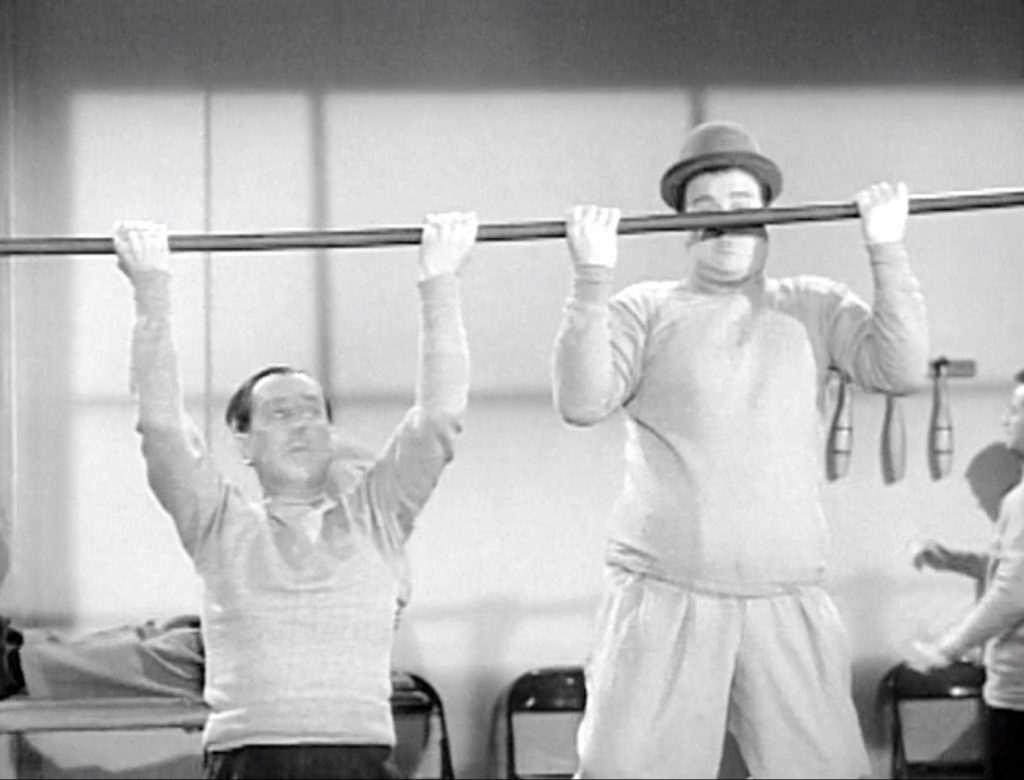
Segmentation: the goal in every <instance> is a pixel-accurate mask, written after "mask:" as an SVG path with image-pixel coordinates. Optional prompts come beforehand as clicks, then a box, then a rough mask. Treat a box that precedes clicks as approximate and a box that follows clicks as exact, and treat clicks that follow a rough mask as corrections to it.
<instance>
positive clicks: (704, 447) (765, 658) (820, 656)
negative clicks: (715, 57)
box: [553, 121, 928, 778]
mask: <svg viewBox="0 0 1024 780" xmlns="http://www.w3.org/2000/svg"><path fill="white" fill-rule="evenodd" d="M781 189H782V174H781V172H780V170H779V168H778V166H777V165H776V164H775V163H774V162H773V161H772V160H771V159H770V158H768V157H766V156H765V155H764V154H762V153H761V151H760V149H759V147H758V144H757V142H756V141H755V139H754V138H753V137H752V136H751V135H750V133H749V132H747V131H746V129H744V128H743V127H742V126H740V125H738V124H735V123H732V122H721V121H715V122H708V123H705V124H701V125H699V126H697V127H696V128H694V129H693V130H692V131H691V132H690V133H689V134H688V135H687V137H686V139H685V142H684V144H683V151H682V156H681V158H680V160H679V161H678V162H677V163H675V164H674V165H672V166H671V167H670V168H669V169H668V171H666V173H665V174H664V176H663V178H662V181H661V194H662V196H663V197H664V199H665V201H666V202H667V203H668V205H669V206H671V207H672V208H673V209H676V210H677V211H681V212H682V211H685V212H708V213H713V212H722V211H730V210H736V209H757V208H763V207H766V206H768V205H769V204H770V203H771V202H772V201H773V200H774V199H775V198H777V197H778V195H779V192H780V191H781ZM856 203H857V206H858V210H859V214H860V225H861V232H862V235H863V238H864V243H865V246H866V249H867V255H868V259H869V261H870V265H871V274H872V278H873V282H874V300H873V304H872V305H868V304H867V303H866V302H865V301H863V300H862V299H861V298H859V297H858V296H857V295H855V294H854V293H852V292H851V291H850V290H849V289H848V288H847V287H845V286H844V285H842V284H839V283H837V282H835V281H832V280H829V279H825V278H821V277H811V276H798V277H793V278H784V279H778V278H771V277H769V276H767V274H766V270H765V268H766V262H767V258H768V232H767V230H766V229H765V228H764V227H763V226H754V227H738V228H725V229H713V228H707V229H702V230H694V231H691V232H689V233H688V234H687V236H686V240H685V241H686V244H685V245H686V249H687V254H688V255H689V261H690V265H689V268H688V270H687V273H686V274H685V275H684V276H683V277H682V278H681V279H677V280H671V281H646V282H641V283H638V284H635V285H632V286H629V287H627V288H626V289H624V290H622V291H620V292H618V293H614V292H613V282H614V280H613V269H614V266H615V263H616V253H617V244H616V231H617V226H618V220H619V211H618V209H614V208H603V207H596V206H577V207H576V208H574V209H572V211H571V214H570V215H569V217H568V221H567V237H568V245H569V250H570V255H571V258H572V266H573V286H572V291H571V294H570V295H569V298H568V302H567V305H566V307H565V311H564V315H563V319H562V323H561V325H560V328H559V331H558V334H557V337H556V340H555V349H554V368H553V382H554V397H555V403H556V405H557V408H558V411H559V413H560V414H561V416H562V418H563V419H564V420H565V421H566V422H568V423H569V424H572V425H580V426H588V425H593V424H596V423H598V422H599V421H601V420H603V419H605V418H606V417H608V416H609V415H612V414H613V413H615V412H616V411H619V410H621V411H622V412H624V414H623V415H622V416H623V418H624V420H625V424H626V450H625V480H624V482H623V487H622V491H621V493H620V496H619V498H618V500H617V501H616V503H615V506H614V508H613V510H612V516H611V521H610V524H609V535H608V542H607V546H606V590H605V595H604V598H603V601H602V604H601V607H600V610H599V616H598V620H597V628H596V633H595V638H594V647H593V649H592V652H591V654H590V657H589V659H588V662H587V709H586V713H585V715H584V718H583V722H582V723H581V725H580V730H579V738H578V745H579V754H580V755H579V760H580V763H579V770H578V776H580V777H604V778H613V777H715V776H716V774H717V772H718V768H719V761H720V758H721V749H722V744H723V737H724V732H725V730H728V731H730V732H731V733H732V735H733V736H734V737H735V739H736V742H737V744H738V746H739V748H740V751H741V753H742V756H743V759H744V762H745V763H746V765H747V768H748V769H749V771H750V773H751V774H752V775H753V776H755V777H856V776H858V775H863V774H866V773H868V772H869V771H870V767H869V762H868V757H867V753H866V750H865V747H864V743H863V738H862V735H861V732H860V727H859V724H858V720H857V713H856V710H855V708H854V706H853V701H852V695H851V669H850V665H851V663H850V647H849V643H848V639H847V636H846V633H845V629H844V627H843V625H842V623H841V620H840V616H839V614H838V612H837V610H836V608H835V606H834V604H833V602H832V600H831V598H830V597H829V595H828V593H827V592H826V590H825V587H824V573H825V571H824V570H825V557H826V546H827V527H826V523H825V518H824V516H823V512H822V505H821V486H822V484H823V468H822V466H823V463H822V460H823V458H822V455H823V451H824V435H823V420H822V417H823V415H822V411H823V410H822V405H823V404H822V399H823V397H824V392H823V388H824V382H825V381H826V378H827V375H828V371H829V369H830V368H836V369H839V370H841V371H844V372H846V373H847V374H848V375H850V376H851V377H852V379H853V381H854V382H855V383H856V384H857V385H858V386H860V387H861V388H863V389H865V390H868V391H875V392H885V393H893V394H905V393H908V392H911V391H913V390H915V389H918V388H919V387H920V385H921V383H922V381H923V379H924V376H925V367H926V365H927V356H928V332H927V319H926V313H925V307H924V301H923V298H922V296H921V293H920V288H919V285H918V282H917V279H916V278H915V276H914V274H913V271H912V270H911V267H910V264H909V262H908V258H907V251H906V249H905V247H904V244H903V235H904V230H905V227H906V222H907V215H908V197H907V190H906V187H905V186H904V185H903V184H902V183H901V184H899V185H896V186H891V185H889V184H885V183H883V184H876V185H874V186H871V187H868V188H867V189H865V190H863V191H861V192H859V193H858V194H857V196H856Z"/></svg>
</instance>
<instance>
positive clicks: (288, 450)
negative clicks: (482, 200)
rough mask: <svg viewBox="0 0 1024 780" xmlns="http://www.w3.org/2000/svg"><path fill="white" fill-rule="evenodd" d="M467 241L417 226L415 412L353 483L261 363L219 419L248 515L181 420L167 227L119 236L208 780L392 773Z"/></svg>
mask: <svg viewBox="0 0 1024 780" xmlns="http://www.w3.org/2000/svg"><path fill="white" fill-rule="evenodd" d="M476 230H477V221H476V217H475V215H472V214H443V215H438V216H435V215H430V216H428V217H427V219H426V221H425V223H424V227H423V234H422V240H421V243H420V249H419V253H418V259H419V269H420V281H419V294H420V305H421V344H420V365H419V373H418V378H417V385H416V399H415V404H414V406H413V407H412V408H411V409H410V410H409V412H408V413H407V414H406V416H405V417H404V419H403V420H402V421H401V422H400V423H399V425H398V427H397V428H396V430H395V431H394V433H393V435H392V437H391V439H390V440H389V441H388V443H387V444H386V445H385V447H384V449H383V451H382V452H381V453H380V455H379V456H378V457H377V458H376V460H375V461H374V462H373V464H372V465H370V466H369V467H368V468H367V469H366V470H365V472H364V473H363V474H362V475H361V476H360V478H359V479H358V480H357V482H356V484H355V485H354V486H351V487H349V486H345V485H343V480H342V478H341V477H340V476H339V474H338V468H337V463H336V459H335V449H336V444H337V434H336V433H335V431H334V429H333V427H332V425H331V420H330V411H329V405H328V401H327V398H326V396H325V394H324V391H323V388H322V387H321V386H320V384H319V383H318V382H317V381H316V380H315V379H313V378H312V377H311V376H309V375H308V374H306V373H305V372H302V371H296V370H293V369H287V368H285V369H281V368H279V367H271V368H270V369H269V370H267V371H264V372H261V373H260V374H256V375H254V376H253V377H252V378H250V379H249V380H247V382H246V383H244V384H243V385H242V387H241V388H240V389H239V393H238V394H236V399H233V403H232V404H231V405H230V408H231V409H232V410H233V411H231V412H230V413H229V415H228V422H229V424H230V425H231V426H232V428H233V431H234V435H235V441H236V444H237V447H238V450H239V452H240V454H241V456H242V458H243V459H244V460H245V461H246V463H248V464H250V465H251V466H252V467H253V469H254V471H255V472H256V476H257V478H258V480H259V483H260V486H261V488H262V491H263V497H262V500H261V501H258V502H254V501H251V500H250V499H249V498H247V497H246V496H244V495H242V493H241V491H240V490H239V489H238V488H237V487H236V486H234V485H232V484H230V483H229V482H228V481H226V480H225V478H224V477H223V476H222V475H221V473H220V471H219V469H218V468H217V466H216V464H215V463H214V460H213V458H212V456H211V454H210V452H209V450H208V449H207V448H206V445H205V443H204V442H203V441H202V438H201V436H200V435H199V434H198V431H197V428H196V426H195V425H194V424H193V423H192V422H191V421H190V420H189V419H188V417H187V415H186V413H185V411H184V402H183V394H182V388H181V382H180V377H179V374H178V368H177V358H176V353H175V347H174V343H173V338H172V333H171V327H170V324H171V316H170V313H171V296H170V266H171V263H170V251H169V246H168V241H167V233H166V229H165V228H163V227H162V226H159V225H153V224H149V223H123V224H120V225H118V226H117V228H116V229H115V232H114V246H115V249H116V251H117V256H118V267H119V268H120V269H121V270H122V271H123V272H124V274H125V275H126V276H127V278H128V279H129V280H130V282H131V284H132V287H133V289H134V292H135V308H136V324H135V329H134V334H133V341H132V378H133V387H134V389H135V391H136V394H137V401H138V424H137V428H138V431H139V433H140V434H141V438H142V452H143V456H144V457H145V460H146V465H147V475H148V479H149V484H150V486H151V488H152V490H153V492H154V494H155V495H156V497H157V499H158V500H159V502H160V503H161V505H162V506H163V507H164V509H165V510H166V511H167V512H168V514H169V515H170V516H171V518H172V519H173V521H174V524H175V527H176V529H177V532H178V537H179V539H180V540H181V543H182V545H183V546H184V548H185V550H186V552H187V553H188V554H189V556H190V557H191V558H192V560H193V562H194V564H195V567H196V570H197V571H198V573H199V576H200V578H201V580H202V583H203V598H202V607H201V618H202V630H203V644H204V647H205V662H206V666H205V670H206V680H205V688H204V699H205V701H206V703H207V704H208V705H209V706H210V709H211V714H210V716H209V718H208V720H207V724H206V728H205V731H204V734H203V742H204V747H205V751H206V756H205V772H206V776H207V777H209V778H250V777H280V778H318V777H321V778H337V777H349V776H353V777H354V776H358V777H393V776H395V773H396V769H395V767H394V764H393V762H392V760H391V752H392V748H393V746H394V743H395V734H394V724H393V720H392V715H391V709H390V706H389V697H390V694H391V679H390V673H391V666H390V664H391V651H392V644H393V636H394V627H395V617H396V603H398V602H399V601H400V600H401V597H402V592H403V588H404V587H405V584H406V581H407V579H406V557H405V543H406V540H407V539H408V537H409V534H410V533H411V532H412V530H413V524H414V521H415V519H416V517H417V516H418V515H419V514H420V512H421V510H422V509H423V507H424V505H425V504H426V502H427V500H428V499H429V497H430V495H431V493H432V492H433V490H434V488H435V486H436V485H437V483H438V480H439V479H440V476H441V473H442V471H443V470H444V468H445V466H446V465H447V464H448V463H449V461H450V460H451V458H452V454H453V447H454V443H455V439H456V437H457V436H458V434H459V432H460V431H461V429H462V418H463V414H464V412H465V408H466V402H467V396H468V388H469V356H468V348H467V342H466V334H465V330H464V327H463V323H462V315H461V304H460V297H459V295H460V293H459V274H460V272H461V270H462V269H463V267H464V266H465V263H466V261H467V259H468V257H469V253H470V249H471V248H472V245H473V243H474V241H475V238H476Z"/></svg>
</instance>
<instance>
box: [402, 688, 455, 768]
mask: <svg viewBox="0 0 1024 780" xmlns="http://www.w3.org/2000/svg"><path fill="white" fill-rule="evenodd" d="M391 679H392V686H393V690H392V694H391V712H392V715H393V716H394V720H395V732H396V736H397V738H398V741H397V744H396V746H395V760H396V762H397V763H398V765H399V767H400V768H401V770H402V773H403V775H405V776H406V777H410V778H428V777H436V778H442V779H443V780H454V778H455V770H454V766H453V762H452V752H451V742H450V740H449V735H448V721H447V719H446V718H445V712H444V702H443V701H442V700H441V696H440V694H439V693H438V692H437V689H435V688H434V686H433V685H431V684H430V683H429V682H428V681H427V680H426V678H424V677H423V676H422V675H419V674H414V673H412V672H394V673H393V674H392V677H391ZM432 756H436V761H434V760H431V757H432ZM432 764H433V765H434V766H433V771H431V768H432V767H431V765H432Z"/></svg>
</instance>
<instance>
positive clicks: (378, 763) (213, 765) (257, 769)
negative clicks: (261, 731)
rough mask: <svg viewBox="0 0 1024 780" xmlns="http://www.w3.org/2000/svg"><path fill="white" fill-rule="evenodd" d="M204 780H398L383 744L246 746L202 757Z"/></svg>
mask: <svg viewBox="0 0 1024 780" xmlns="http://www.w3.org/2000/svg"><path fill="white" fill-rule="evenodd" d="M203 777H205V778H206V780H271V778H284V779H286V780H321V779H322V780H338V779H339V778H360V780H362V779H364V778H365V780H401V778H402V774H401V773H400V772H399V771H398V767H397V766H396V765H395V763H394V761H392V760H391V748H389V747H387V746H385V745H318V744H309V745H246V746H243V747H240V748H235V749H234V750H211V751H207V752H206V755H205V756H204V757H203Z"/></svg>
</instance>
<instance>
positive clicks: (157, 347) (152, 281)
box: [113, 222, 222, 557]
mask: <svg viewBox="0 0 1024 780" xmlns="http://www.w3.org/2000/svg"><path fill="white" fill-rule="evenodd" d="M113 238H114V248H115V250H116V252H117V266H118V268H119V269H120V270H121V271H122V272H123V273H124V275H125V276H126V277H127V278H128V280H129V281H130V282H131V285H132V289H133V290H134V293H135V325H134V329H133V332H132V347H131V384H132V391H133V393H134V395H135V398H136V402H137V404H138V416H137V425H136V427H137V430H138V431H139V433H140V434H141V436H142V453H143V457H144V458H145V460H146V472H147V477H148V480H149V484H150V487H151V488H152V490H153V493H154V494H155V495H156V497H157V500H158V501H159V502H160V504H161V505H162V506H163V507H164V509H166V510H167V512H168V513H169V514H170V515H171V517H172V518H173V519H174V522H175V525H176V526H177V529H178V534H179V536H180V538H181V541H182V544H183V545H184V546H185V549H186V550H187V551H188V552H189V554H190V555H192V556H193V557H195V554H196V552H197V548H198V545H199V540H200V538H201V536H202V533H203V531H204V529H205V527H206V525H207V523H208V522H209V519H210V517H211V516H212V512H213V508H214V507H216V506H218V505H219V503H220V496H221V490H222V485H221V480H220V476H219V474H218V473H217V471H216V469H215V467H214V464H213V463H212V460H211V459H210V456H209V453H208V452H207V448H206V446H205V443H204V442H203V440H202V437H201V435H200V434H199V431H198V429H197V428H196V426H195V425H194V424H193V422H192V420H191V419H190V418H189V417H188V415H187V414H186V412H185V406H184V397H183V393H182V388H181V378H180V376H179V372H178V358H177V351H176V349H175V344H174V336H173V332H172V328H171V270H170V268H171V264H170V249H169V246H168V242H167V230H166V228H165V227H164V226H162V225H156V224H153V223H147V222H120V223H118V224H117V225H116V226H115V228H114V236H113Z"/></svg>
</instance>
